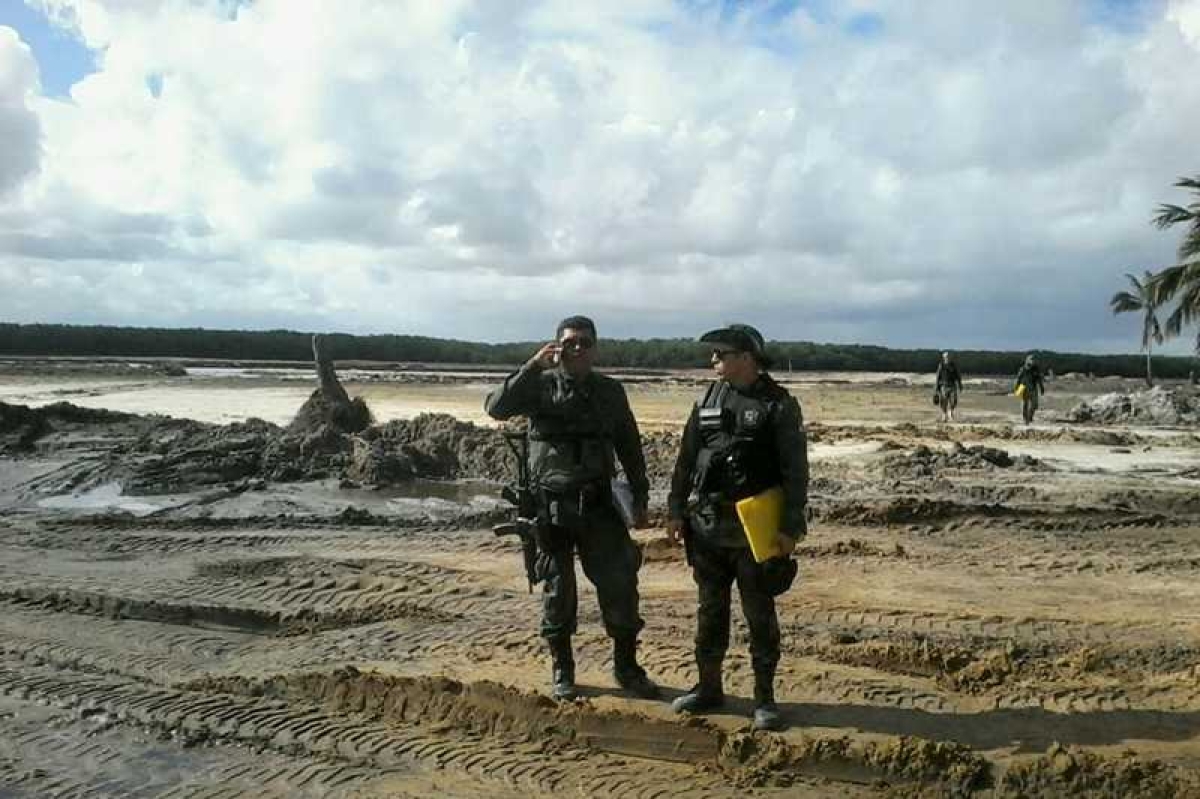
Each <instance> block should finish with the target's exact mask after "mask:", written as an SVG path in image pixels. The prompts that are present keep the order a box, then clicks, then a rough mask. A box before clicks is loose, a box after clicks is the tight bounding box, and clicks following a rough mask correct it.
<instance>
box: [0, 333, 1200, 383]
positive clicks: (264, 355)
mask: <svg viewBox="0 0 1200 799" xmlns="http://www.w3.org/2000/svg"><path fill="white" fill-rule="evenodd" d="M311 335H312V334H311V333H306V332H299V331H293V330H204V329H199V328H187V329H172V328H145V327H108V326H81V325H57V324H55V325H50V324H28V325H23V324H10V323H0V355H10V356H43V357H45V356H74V357H88V358H195V359H209V360H220V361H246V360H255V361H311V360H312V342H311ZM542 343H543V342H534V341H524V342H509V343H504V344H489V343H483V342H475V341H458V340H454V339H442V338H431V337H427V336H405V335H362V336H356V335H349V334H344V333H334V334H330V335H326V336H324V346H325V347H326V349H327V350H328V352H329V354H330V356H331V357H333V358H334V359H336V360H340V361H379V362H384V363H414V362H415V363H430V364H464V365H479V366H485V365H491V366H512V365H514V364H518V363H521V362H522V361H524V360H525V359H526V358H528V357H529V356H530V354H532V353H533V352H534V350H536V349H537V347H538V346H540V345H541V344H542ZM768 347H769V349H770V351H771V354H772V355H773V357H774V358H775V360H776V364H775V369H774V371H776V372H777V373H778V372H786V371H788V370H793V371H844V372H930V371H933V370H934V369H935V368H936V366H937V361H938V357H939V355H940V353H939V352H938V351H937V350H932V349H892V348H888V347H878V346H870V345H861V344H816V343H812V342H805V341H782V342H781V341H775V342H770V343H769V345H768ZM1025 354H1026V353H1024V352H996V351H987V350H968V351H956V352H955V359H956V361H957V363H958V365H959V368H960V369H961V370H962V371H963V372H964V373H965V374H968V375H1011V374H1014V373H1015V372H1016V370H1017V369H1018V368H1019V367H1020V365H1021V362H1022V360H1023V359H1024V357H1025ZM597 355H598V359H597V360H598V363H599V364H600V365H601V366H610V367H611V366H620V367H634V368H642V369H669V368H704V367H707V366H708V357H709V354H708V348H707V347H705V346H704V345H702V344H698V343H696V342H695V341H693V340H691V339H679V338H652V339H604V340H603V342H602V346H601V348H600V350H599V352H598V353H597ZM1039 356H1040V359H1041V360H1042V363H1043V364H1044V365H1045V366H1047V367H1049V368H1050V369H1052V370H1054V372H1055V373H1057V374H1060V375H1061V374H1065V373H1068V372H1077V373H1081V374H1094V375H1119V376H1123V377H1137V376H1139V375H1141V374H1142V373H1143V370H1144V361H1143V360H1142V356H1140V355H1089V354H1083V353H1057V352H1044V351H1040V352H1039ZM1157 363H1158V372H1159V374H1160V375H1161V376H1164V377H1174V378H1184V377H1187V376H1188V375H1189V372H1190V371H1191V370H1192V369H1193V368H1195V361H1194V360H1193V359H1191V358H1160V359H1159V360H1158V362H1157Z"/></svg>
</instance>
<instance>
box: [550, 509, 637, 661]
mask: <svg viewBox="0 0 1200 799" xmlns="http://www.w3.org/2000/svg"><path fill="white" fill-rule="evenodd" d="M548 532H549V535H548V536H547V537H548V538H549V539H550V541H551V551H550V552H549V553H548V554H549V555H550V558H549V559H548V562H547V563H546V569H545V572H544V575H545V582H544V583H543V586H542V636H543V637H544V638H547V639H561V638H566V637H569V636H571V635H573V634H574V633H575V630H576V627H577V626H578V608H579V595H578V588H577V584H576V577H575V556H576V555H578V556H579V562H580V565H582V566H583V573H584V574H585V575H587V578H588V580H590V581H591V583H592V585H594V586H595V587H596V598H597V599H598V600H599V603H600V615H601V617H602V618H603V620H604V629H605V631H606V632H607V633H608V635H609V637H611V638H613V639H617V640H620V639H631V638H636V637H637V634H638V633H639V632H640V631H641V629H642V627H644V626H645V622H644V621H642V617H641V616H640V615H639V614H638V601H639V600H638V576H637V575H638V569H639V568H641V565H642V553H641V550H639V549H638V547H637V544H635V543H634V542H633V539H632V538H631V537H630V535H629V530H628V528H626V527H625V523H624V522H623V521H621V517H620V516H618V515H617V511H616V509H615V508H612V507H609V506H607V505H602V506H600V507H598V508H595V509H593V510H589V511H587V512H586V513H583V514H580V515H579V516H577V517H575V518H572V519H570V520H569V521H567V523H565V524H556V525H551V527H550V529H549V531H548Z"/></svg>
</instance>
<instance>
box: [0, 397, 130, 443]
mask: <svg viewBox="0 0 1200 799" xmlns="http://www.w3.org/2000/svg"><path fill="white" fill-rule="evenodd" d="M134 418H137V417H134V416H132V415H130V414H127V413H119V412H117V411H106V410H102V409H94V408H80V407H79V406H77V405H72V404H70V403H69V402H56V403H54V404H53V405H46V406H44V407H41V408H30V407H29V406H27V405H9V404H8V403H6V402H0V453H9V452H14V453H15V452H22V451H26V450H29V449H31V448H32V447H33V445H34V444H35V443H36V442H37V441H38V439H40V438H42V437H43V436H46V435H49V434H50V433H53V432H56V431H61V430H65V429H70V428H73V427H77V426H80V425H88V424H109V423H112V422H125V421H129V420H130V419H134Z"/></svg>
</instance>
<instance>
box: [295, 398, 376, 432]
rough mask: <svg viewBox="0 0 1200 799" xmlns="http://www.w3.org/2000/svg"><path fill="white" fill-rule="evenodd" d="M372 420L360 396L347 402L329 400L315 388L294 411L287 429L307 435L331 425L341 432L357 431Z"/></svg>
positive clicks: (366, 426) (363, 428) (369, 411)
mask: <svg viewBox="0 0 1200 799" xmlns="http://www.w3.org/2000/svg"><path fill="white" fill-rule="evenodd" d="M372 421H374V419H373V417H372V416H371V409H370V408H368V407H367V402H366V400H364V399H363V398H362V397H354V398H353V399H350V400H349V401H347V402H330V401H329V400H328V399H327V398H326V397H325V395H324V394H322V393H321V390H320V389H317V390H316V391H314V392H313V393H312V394H311V395H310V396H309V398H308V399H307V400H305V401H304V404H303V405H301V406H300V410H298V411H296V415H295V417H293V418H292V422H291V424H289V425H288V428H287V429H288V432H289V433H292V434H294V435H307V434H310V433H313V432H315V431H317V430H319V429H320V428H322V427H332V428H333V429H335V430H337V431H339V432H343V433H358V432H360V431H362V430H366V429H367V428H368V427H369V426H370V425H371V422H372Z"/></svg>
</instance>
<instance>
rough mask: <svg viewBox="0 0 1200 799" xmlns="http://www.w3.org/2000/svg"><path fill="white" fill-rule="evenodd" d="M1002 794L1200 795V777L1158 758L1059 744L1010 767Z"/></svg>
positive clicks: (1101, 798)
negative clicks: (1114, 754)
mask: <svg viewBox="0 0 1200 799" xmlns="http://www.w3.org/2000/svg"><path fill="white" fill-rule="evenodd" d="M997 789H998V790H997V793H998V795H1000V796H1023V797H1047V798H1049V797H1058V796H1084V797H1092V798H1093V799H1109V797H1111V799H1124V797H1130V796H1141V797H1162V799H1180V798H1181V797H1191V798H1192V799H1194V798H1195V797H1200V780H1197V778H1196V776H1195V775H1194V774H1190V773H1185V772H1183V771H1180V770H1179V769H1177V768H1173V767H1171V766H1168V765H1166V764H1165V763H1162V762H1161V761H1158V760H1142V759H1139V758H1136V757H1133V756H1128V755H1127V756H1121V757H1102V756H1100V755H1097V754H1093V753H1091V752H1084V751H1080V750H1076V749H1074V748H1068V747H1063V746H1060V745H1058V744H1055V745H1053V746H1051V747H1050V749H1049V750H1048V751H1047V752H1046V754H1045V755H1043V756H1042V757H1039V758H1037V759H1035V760H1033V761H1030V762H1028V763H1018V764H1016V765H1014V766H1012V767H1011V768H1009V769H1008V770H1007V771H1006V772H1005V773H1004V774H1003V775H1002V776H1001V778H1000V781H999V785H998V786H997Z"/></svg>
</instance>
